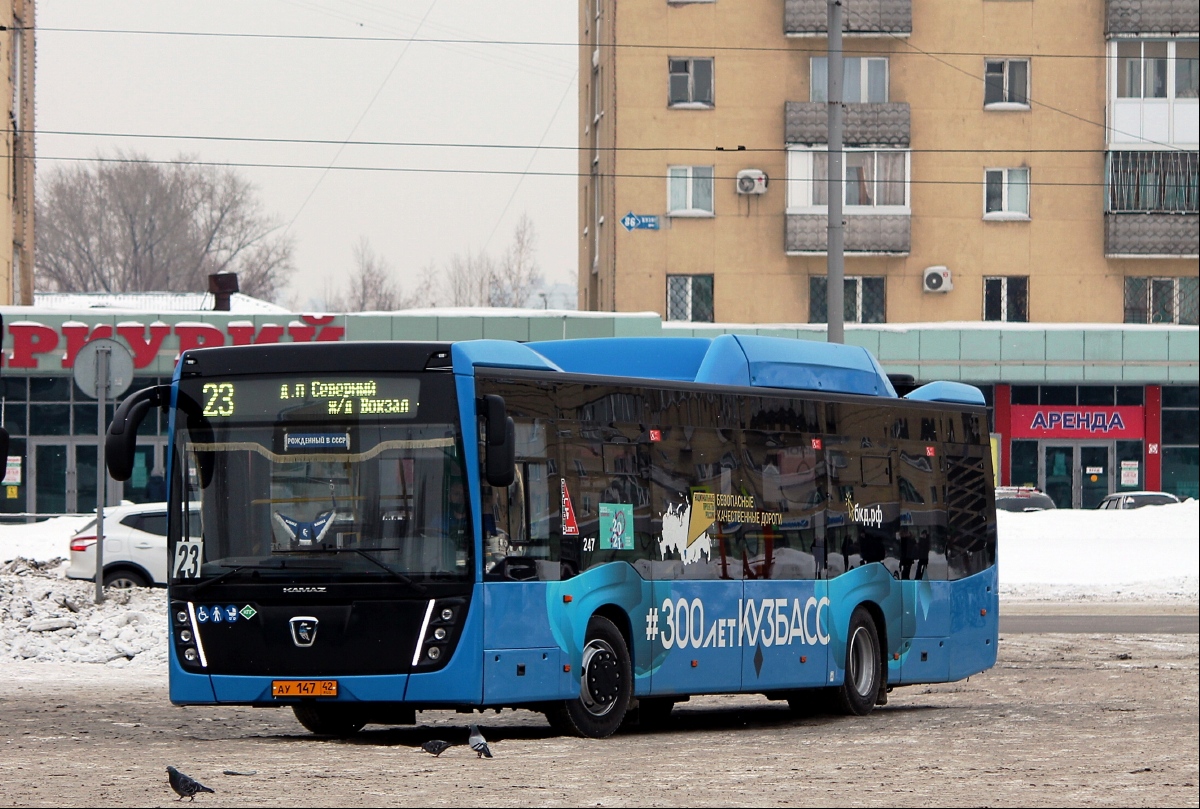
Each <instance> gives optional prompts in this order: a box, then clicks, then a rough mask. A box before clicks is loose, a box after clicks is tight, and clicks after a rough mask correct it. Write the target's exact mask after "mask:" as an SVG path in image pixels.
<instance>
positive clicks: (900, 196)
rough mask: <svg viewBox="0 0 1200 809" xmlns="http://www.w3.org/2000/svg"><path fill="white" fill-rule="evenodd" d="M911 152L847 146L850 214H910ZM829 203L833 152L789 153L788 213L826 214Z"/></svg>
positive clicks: (844, 158) (846, 201)
mask: <svg viewBox="0 0 1200 809" xmlns="http://www.w3.org/2000/svg"><path fill="white" fill-rule="evenodd" d="M908 161H909V153H908V151H907V150H904V149H878V150H869V149H847V150H846V151H845V153H844V154H843V156H842V166H843V167H844V169H845V177H846V182H845V185H844V186H843V188H844V189H845V197H844V199H843V204H844V205H845V206H846V212H847V213H860V214H861V213H879V214H897V213H899V214H907V213H909V209H908V206H909V195H908V173H909V166H908ZM828 204H829V152H828V151H827V150H820V151H818V150H815V149H792V150H790V151H789V152H788V212H789V213H824V211H825V208H826V206H827V205H828Z"/></svg>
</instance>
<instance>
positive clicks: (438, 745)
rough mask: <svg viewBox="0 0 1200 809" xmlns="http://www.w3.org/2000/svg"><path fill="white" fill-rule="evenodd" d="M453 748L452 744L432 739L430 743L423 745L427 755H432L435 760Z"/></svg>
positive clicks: (422, 747)
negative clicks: (449, 748) (447, 749)
mask: <svg viewBox="0 0 1200 809" xmlns="http://www.w3.org/2000/svg"><path fill="white" fill-rule="evenodd" d="M451 746H452V745H451V744H450V742H444V741H442V740H441V739H430V740H429V741H427V742H424V743H422V745H421V749H422V750H424V751H425V752H426V753H429V754H431V755H432V756H433V757H434V758H437V757H438V756H440V755H441V754H442V753H444V752H446V748H448V747H451Z"/></svg>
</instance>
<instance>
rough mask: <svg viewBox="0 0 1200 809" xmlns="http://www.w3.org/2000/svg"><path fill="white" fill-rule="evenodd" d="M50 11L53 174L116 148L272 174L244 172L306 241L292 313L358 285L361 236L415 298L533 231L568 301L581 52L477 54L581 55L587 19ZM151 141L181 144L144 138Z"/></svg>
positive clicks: (415, 9)
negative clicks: (523, 226)
mask: <svg viewBox="0 0 1200 809" xmlns="http://www.w3.org/2000/svg"><path fill="white" fill-rule="evenodd" d="M37 12H38V20H37V22H38V28H39V29H40V30H39V32H38V43H37V47H38V53H37V129H38V136H37V159H38V172H39V174H43V173H44V172H46V171H47V170H49V169H52V168H53V167H55V166H59V165H70V164H64V163H63V162H61V160H62V159H65V158H90V157H95V156H96V155H98V154H101V155H111V154H113V153H114V151H115V149H117V148H122V149H126V150H136V151H138V152H141V153H144V154H146V155H148V156H149V157H151V158H154V159H163V160H170V159H174V158H176V157H177V156H178V155H180V154H181V153H185V154H188V155H192V156H194V157H196V158H197V159H199V160H202V161H213V162H224V163H230V164H234V165H237V164H258V165H257V166H255V167H249V166H247V167H245V168H240V169H239V171H241V172H242V173H243V175H244V176H245V177H247V178H248V179H249V180H251V181H252V182H253V183H255V184H256V185H257V187H258V189H259V190H260V198H261V200H262V202H263V203H264V205H265V207H266V209H267V211H268V212H269V213H270V214H272V215H273V216H275V217H277V218H278V219H279V220H280V221H281V222H282V223H284V224H285V225H290V229H289V233H291V234H292V235H293V236H294V237H295V242H296V264H297V273H296V276H295V279H294V281H293V283H292V284H291V286H290V288H289V290H288V291H287V292H286V293H285V301H284V302H290V301H289V300H288V299H289V298H292V299H293V300H294V303H295V304H296V305H298V306H300V307H302V308H308V307H311V306H312V305H313V302H314V298H317V297H319V296H320V292H321V290H323V289H324V288H325V284H326V279H327V278H328V279H332V282H333V283H335V284H336V283H338V282H339V281H344V278H345V275H346V273H347V272H348V271H349V270H350V269H351V267H352V266H353V258H352V249H353V246H354V244H355V243H356V242H357V241H358V240H359V238H360V237H361V236H365V237H367V239H368V240H369V241H370V243H371V246H372V247H373V248H374V249H375V251H376V252H377V253H378V254H380V255H381V256H383V257H384V258H386V259H387V260H388V261H389V262H390V263H391V264H392V266H393V267H394V268H395V269H396V272H397V278H398V280H399V281H400V283H401V284H403V285H404V287H405V289H406V290H407V289H411V288H412V286H413V285H414V284H415V283H416V281H417V279H418V277H419V274H420V271H421V269H422V268H423V267H425V266H426V265H428V264H430V263H431V262H433V263H437V264H438V265H442V264H444V263H445V262H446V261H447V260H448V259H449V258H450V257H451V256H452V255H454V254H456V253H458V254H466V253H467V252H468V251H470V252H471V253H479V252H480V251H483V250H486V251H487V252H489V253H490V254H492V255H494V256H499V255H500V253H501V252H502V251H503V250H504V248H505V247H506V246H507V245H508V244H509V243H510V242H511V240H512V233H513V229H514V227H515V225H516V223H517V220H518V219H519V218H520V216H521V215H522V214H523V213H527V214H529V216H530V218H531V220H532V222H533V225H534V229H535V231H536V234H537V239H538V261H539V264H540V266H541V268H542V271H543V274H544V275H545V276H546V278H547V280H548V282H550V283H555V282H563V283H569V284H571V285H572V286H573V285H574V280H575V272H576V261H577V260H576V252H575V250H576V241H575V238H574V234H575V230H576V228H577V222H576V207H577V205H576V180H575V171H576V163H575V156H574V153H573V151H571V149H572V148H573V147H574V146H575V145H576V130H577V125H576V120H577V109H578V103H577V94H578V76H577V60H576V53H577V52H576V50H575V49H574V47H571V46H565V45H496V44H483V43H481V42H480V40H487V41H497V40H502V41H521V42H553V43H570V42H573V41H574V39H575V38H576V13H577V12H576V5H575V4H574V3H570V2H566V0H521V1H520V2H497V1H496V0H490V1H489V0H411V1H409V0H391V2H388V1H387V0H253V1H252V2H246V0H237V1H236V2H235V1H233V0H205V2H203V3H196V2H183V1H182V0H86V2H85V0H41V2H39V3H38V6H37ZM55 29H86V30H78V31H65V30H55ZM118 30H120V31H156V32H181V33H182V32H192V33H204V34H226V35H229V34H243V35H245V34H252V35H253V34H257V35H263V34H270V35H280V36H277V37H262V36H180V35H169V34H165V33H158V34H135V33H114V31H118ZM285 37H289V38H285ZM339 37H376V38H385V39H386V38H400V39H402V38H412V39H418V40H420V39H425V40H430V39H434V40H443V41H442V42H420V41H412V42H407V41H374V42H364V41H346V40H344V39H338V38H339ZM446 40H455V41H453V42H450V41H446ZM463 40H473V42H464V41H463ZM59 133H69V134H59ZM145 135H160V136H161V135H171V136H187V139H178V138H174V139H167V138H147V137H133V136H145ZM229 138H270V139H289V140H300V141H305V140H307V141H314V140H315V141H327V142H325V143H250V142H238V141H236V140H224V139H229ZM347 140H349V141H376V142H378V141H387V142H391V143H395V142H404V143H433V144H465V145H475V146H474V148H468V147H467V146H459V147H451V146H445V147H431V146H407V145H370V146H368V145H353V144H350V145H345V146H342V144H343V143H345V142H346V141H347ZM539 144H541V145H542V146H543V148H542V149H541V150H537V151H535V150H534V149H532V148H495V147H498V146H507V147H514V146H515V147H535V146H538V145H539ZM486 146H491V147H492V148H484V147H486ZM546 147H558V148H546ZM563 147H567V148H563ZM56 158H58V160H56ZM263 164H276V165H286V166H289V167H288V168H269V167H264V166H263ZM329 166H332V167H333V168H332V169H331V170H329V171H328V172H326V171H325V169H326V167H329ZM303 167H311V168H303ZM364 169H367V170H364ZM397 169H408V170H407V171H405V170H397ZM413 169H419V170H420V171H413ZM439 170H446V171H444V172H439ZM451 171H453V172H455V173H450V172H451ZM522 175H524V176H522ZM572 304H573V301H572Z"/></svg>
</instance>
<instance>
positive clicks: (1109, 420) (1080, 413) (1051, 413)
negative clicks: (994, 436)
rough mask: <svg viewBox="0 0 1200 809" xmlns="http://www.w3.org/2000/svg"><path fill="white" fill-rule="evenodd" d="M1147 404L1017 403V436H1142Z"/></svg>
mask: <svg viewBox="0 0 1200 809" xmlns="http://www.w3.org/2000/svg"><path fill="white" fill-rule="evenodd" d="M1145 421H1146V411H1145V408H1143V407H1057V406H1053V405H1013V408H1012V437H1013V438H1074V439H1089V438H1092V439H1112V438H1128V439H1141V438H1143V437H1144V436H1145V432H1146V430H1145Z"/></svg>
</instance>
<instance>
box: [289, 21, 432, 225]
mask: <svg viewBox="0 0 1200 809" xmlns="http://www.w3.org/2000/svg"><path fill="white" fill-rule="evenodd" d="M437 4H438V0H433V2H431V3H430V4H429V8H427V9H425V16H424V17H422V18H421V21H420V22H419V23H417V30H418V31H420V30H421V26H422V25H424V24H425V21H426V20H427V19H429V15H430V13H431V12H432V11H433V8H434V6H436V5H437ZM410 44H411V43H410ZM407 53H408V45H407V44H406V45H405V46H404V48H403V49H402V50H401V51H400V55H399V56H397V57H396V61H395V62H393V63H392V69H391V70H389V71H388V72H387V75H386V76H384V77H383V81H381V82H380V83H379V87H378V89H376V90H375V95H373V96H371V100H370V101H368V102H367V106H366V108H365V109H363V111H362V115H359V116H358V120H357V121H355V122H354V126H353V127H352V128H351V129H350V134H349V135H347V136H346V139H345V140H344V141H342V143H341V145H340V146H338V150H337V154H335V155H334V156H333V160H331V161H329V165H328V166H326V168H325V171H323V172H322V173H321V176H320V177H318V178H317V181H316V183H314V184H313V187H312V189H310V190H309V192H308V196H307V197H305V198H304V202H302V203H300V207H299V208H297V209H296V214H295V215H294V216H293V217H292V218H291V220H290V221H289V222H288V223H287V227H285V228H284V229H283V232H284V234H286V233H287V232H288V231H289V230H291V229H292V225H294V224H296V220H297V219H299V218H300V214H302V213H303V212H304V209H305V208H306V207H307V206H308V201H309V200H311V199H312V198H313V194H315V193H317V189H318V188H320V186H321V183H322V182H324V181H325V178H326V177H327V176H328V175H329V169H331V168H333V165H334V164H335V163H337V161H338V158H339V157H341V156H342V152H343V151H345V149H346V144H347V143H348V142H349V140H350V138H353V137H354V133H355V132H357V131H358V128H359V127H360V126H361V125H362V122H363V119H364V118H366V117H367V113H368V112H370V111H371V107H373V106H375V101H376V100H377V99H378V98H379V94H380V93H382V92H383V88H384V87H386V86H387V83H388V81H389V80H390V79H391V78H392V74H393V73H395V72H396V68H398V67H400V62H401V61H403V60H404V55H405V54H407Z"/></svg>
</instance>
